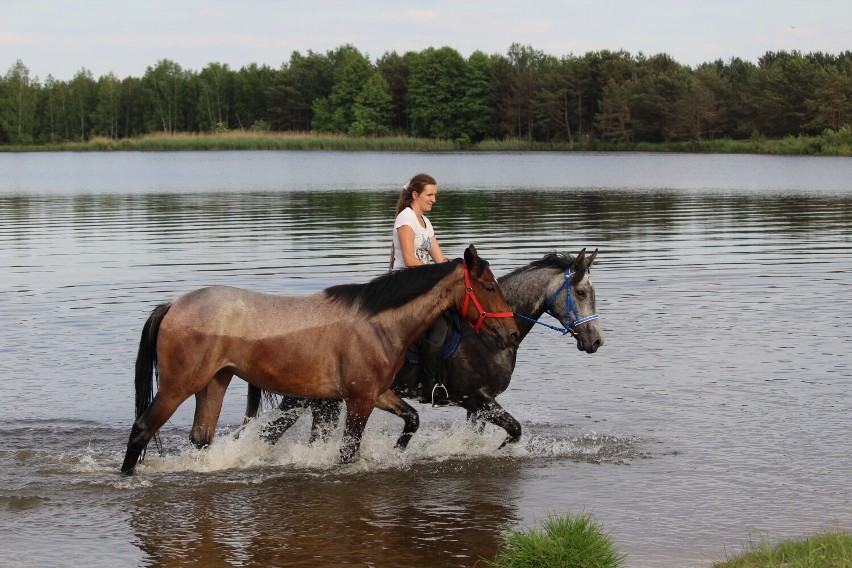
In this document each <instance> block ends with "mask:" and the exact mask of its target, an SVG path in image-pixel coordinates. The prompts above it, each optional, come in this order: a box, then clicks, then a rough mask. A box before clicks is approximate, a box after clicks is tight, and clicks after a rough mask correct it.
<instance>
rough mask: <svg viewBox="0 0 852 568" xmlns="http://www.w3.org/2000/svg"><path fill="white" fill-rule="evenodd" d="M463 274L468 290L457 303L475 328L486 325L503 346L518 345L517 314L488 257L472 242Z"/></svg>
mask: <svg viewBox="0 0 852 568" xmlns="http://www.w3.org/2000/svg"><path fill="white" fill-rule="evenodd" d="M464 278H465V293H464V296H463V298H462V299H461V300H460V302H461V305H458V306H457V308H459V311H460V312H461V315H462V317H463V318H464V319H465V320H467V321H468V323H470V325H471V326H473V328H474V330H475V331H479V330H480V329H484V330H485V332H486V333H488V334H489V335H491V336H493V337H494V338H495V339H496V340H497V344H498V345H499V346H500V347H501V348H503V349H506V348H507V347H517V346H518V343H519V342H520V337H521V336H520V332H519V331H518V325H517V324H516V323H515V318H514V317H513V316H514V314H513V313H512V311H511V309H510V308H509V306H508V305H507V304H506V298H505V297H504V296H503V291H502V290H501V289H500V285H499V284H498V283H497V279H496V278H494V274H493V273H492V272H491V269H490V268H489V267H488V261H486V260H484V259H483V258H481V257H480V256H479V255H478V254H477V252H476V247H474V246H473V245H470V246H469V247H468V248H467V249H466V250H465V251H464Z"/></svg>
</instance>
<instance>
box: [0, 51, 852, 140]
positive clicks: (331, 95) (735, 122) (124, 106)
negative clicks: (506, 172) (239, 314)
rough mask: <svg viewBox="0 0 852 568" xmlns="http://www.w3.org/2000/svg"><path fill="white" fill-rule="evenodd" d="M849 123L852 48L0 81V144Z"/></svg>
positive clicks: (708, 132) (316, 58) (798, 129)
mask: <svg viewBox="0 0 852 568" xmlns="http://www.w3.org/2000/svg"><path fill="white" fill-rule="evenodd" d="M850 124H852V51H845V52H842V53H840V54H837V55H834V54H828V53H822V52H816V53H807V54H805V53H801V52H798V51H791V52H787V51H779V52H767V53H766V54H764V55H763V56H762V57H761V58H760V59H759V60H758V62H757V63H751V62H748V61H744V60H742V59H739V58H732V59H731V60H729V61H722V60H717V61H713V62H708V63H704V64H701V65H698V66H695V67H690V66H686V65H682V64H680V63H678V62H677V61H675V60H674V59H672V58H671V57H670V56H669V55H666V54H658V55H651V56H647V55H644V54H642V53H639V54H638V55H633V54H631V53H629V52H627V51H623V50H621V51H607V50H604V51H595V52H589V53H586V54H585V55H583V56H576V55H565V56H561V57H557V56H553V55H548V54H545V53H543V52H542V51H539V50H536V49H534V48H533V47H531V46H528V45H520V44H513V45H512V46H511V47H510V48H509V49H508V51H507V53H506V54H505V55H503V54H491V55H488V54H486V53H484V52H481V51H477V52H474V53H473V54H471V55H470V56H469V57H467V58H465V57H463V56H462V55H461V54H460V53H459V52H458V51H456V50H455V49H453V48H451V47H441V48H434V47H430V48H428V49H424V50H422V51H420V52H407V53H404V54H402V55H400V54H398V53H396V52H389V53H385V54H384V55H382V56H381V57H379V58H378V59H376V60H375V61H371V59H370V58H369V56H368V55H366V54H364V53H362V52H361V51H359V50H358V49H357V48H355V47H354V46H352V45H348V44H347V45H343V46H340V47H338V48H336V49H334V50H331V51H328V52H326V53H316V52H313V51H308V52H307V53H304V54H303V53H300V52H298V51H295V52H293V53H292V54H291V56H290V59H289V61H287V62H286V63H284V64H282V65H281V67H280V68H278V69H274V68H272V67H269V66H267V65H258V64H252V65H248V66H244V67H242V68H240V69H239V70H234V69H231V68H230V67H229V66H228V65H226V64H221V63H210V64H208V65H207V66H206V67H204V68H203V69H202V70H201V71H193V70H189V69H184V68H182V67H181V66H180V65H179V64H178V63H176V62H174V61H171V60H168V59H163V60H161V61H158V62H157V63H156V65H153V66H150V67H148V68H147V69H146V71H145V74H144V75H143V76H142V77H126V78H124V79H120V78H118V77H117V76H116V75H115V74H113V73H108V74H107V75H104V76H102V77H99V78H95V77H94V76H93V75H92V73H91V72H90V71H88V70H87V69H85V68H83V69H81V70H80V71H79V72H78V73H76V74H75V75H74V77H73V78H72V79H71V80H70V81H60V80H56V79H54V78H53V77H52V76H50V75H49V76H48V77H47V78H46V79H45V80H44V81H43V82H42V81H40V80H39V79H38V78H37V77H35V78H34V77H31V76H30V72H29V69H27V67H26V65H25V64H24V63H23V62H22V61H20V60H18V61H17V62H16V63H15V64H14V65H12V67H11V68H10V69H9V70H8V72H7V73H6V74H5V76H3V77H2V78H0V144H6V145H9V144H11V145H28V144H48V143H52V144H55V143H61V142H67V141H80V142H85V141H87V140H90V139H92V138H95V137H106V138H112V139H120V138H128V137H135V136H140V135H144V134H150V133H158V132H159V133H167V134H174V133H185V132H188V133H203V132H220V131H228V130H256V131H278V132H287V131H298V132H309V131H313V132H333V133H345V134H352V135H358V136H385V135H400V134H401V135H407V136H414V137H420V138H433V139H441V140H452V141H454V142H457V143H458V144H460V145H464V144H468V143H476V142H480V141H482V140H486V139H496V140H505V139H520V140H529V141H534V142H568V143H574V142H588V141H598V140H600V141H606V142H625V143H633V142H675V141H698V142H700V141H703V140H711V139H718V138H731V139H743V138H748V137H754V136H765V137H772V138H776V137H785V136H789V135H800V134H819V133H821V132H823V131H825V130H827V129H829V130H833V131H835V132H836V131H838V130H839V129H840V128H842V127H844V126H846V125H850Z"/></svg>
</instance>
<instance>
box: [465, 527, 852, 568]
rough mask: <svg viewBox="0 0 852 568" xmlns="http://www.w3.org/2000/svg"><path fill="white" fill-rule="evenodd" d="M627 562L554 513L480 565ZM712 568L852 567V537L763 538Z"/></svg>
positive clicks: (508, 567) (613, 567)
mask: <svg viewBox="0 0 852 568" xmlns="http://www.w3.org/2000/svg"><path fill="white" fill-rule="evenodd" d="M625 558H626V557H625V555H623V554H620V553H619V552H618V551H617V550H616V549H615V547H614V545H613V542H612V539H611V538H610V535H609V534H608V533H606V532H604V530H603V528H602V527H601V525H599V524H598V523H597V522H595V521H594V520H593V519H592V517H591V516H589V515H578V516H574V515H571V514H568V515H565V516H558V515H554V514H550V515H548V517H547V520H546V521H545V522H544V523H541V524H540V526H536V527H532V528H529V529H526V530H510V531H509V532H508V533H507V534H506V535H505V536H504V537H503V541H502V544H501V546H500V548H499V550H498V551H497V555H496V556H495V558H494V560H486V559H481V560H480V561H479V562H477V563H476V564H475V566H477V567H478V566H487V567H489V568H542V567H547V568H617V567H620V566H623V565H624V562H625ZM711 568H852V533H849V532H843V531H840V530H836V531H828V532H824V533H821V534H818V535H814V536H811V537H809V538H803V539H799V540H782V541H781V542H779V543H777V544H775V545H774V546H772V545H770V544H769V543H768V542H767V540H766V539H765V538H764V539H761V542H760V543H759V544H754V543H751V544H750V545H749V547H748V550H746V551H745V552H743V553H741V554H738V555H732V556H729V557H728V559H727V560H725V561H724V562H719V563H716V564H713V565H712V567H711Z"/></svg>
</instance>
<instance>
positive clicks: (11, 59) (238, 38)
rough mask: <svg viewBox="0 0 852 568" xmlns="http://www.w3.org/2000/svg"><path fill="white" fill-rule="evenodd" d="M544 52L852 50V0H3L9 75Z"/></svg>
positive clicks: (727, 55) (713, 56)
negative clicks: (293, 58) (313, 55)
mask: <svg viewBox="0 0 852 568" xmlns="http://www.w3.org/2000/svg"><path fill="white" fill-rule="evenodd" d="M513 43H520V44H522V45H527V46H531V47H532V48H533V49H536V50H538V51H542V52H544V53H545V54H548V55H554V56H557V57H561V56H564V55H572V54H573V55H577V56H582V55H583V54H585V53H587V52H589V51H600V50H604V49H608V50H613V51H617V50H620V49H624V50H626V51H628V52H630V53H632V54H633V55H637V54H638V53H640V52H641V53H644V54H645V55H654V54H658V53H667V54H668V55H670V56H671V57H673V58H674V59H675V60H676V61H678V62H680V63H682V64H685V65H690V66H695V65H698V64H701V63H705V62H709V61H715V60H717V59H722V60H724V61H728V60H730V59H731V58H732V57H739V58H741V59H744V60H746V61H751V62H754V63H756V62H757V60H758V58H760V57H761V56H762V55H763V54H765V53H766V52H767V51H781V50H788V51H790V50H799V51H801V52H804V53H808V52H814V51H823V52H827V53H834V54H837V53H840V52H842V51H847V50H852V0H642V1H641V2H640V1H628V0H453V1H450V0H446V1H437V2H428V1H421V2H411V1H408V0H376V1H360V2H359V1H357V0H348V1H347V0H230V1H222V0H208V1H201V0H145V1H136V0H126V1H125V0H112V1H106V0H103V1H94V0H76V1H60V0H0V73H2V74H5V73H6V72H7V71H8V70H9V69H11V67H12V66H13V65H14V64H15V62H16V61H18V60H21V61H22V62H23V63H24V65H25V66H26V67H27V69H28V70H29V72H30V78H31V79H35V78H38V79H39V80H40V81H44V80H45V79H46V78H47V76H48V75H51V76H52V77H53V78H54V79H58V80H64V81H67V80H70V79H72V78H73V77H74V75H75V74H77V73H78V72H79V71H80V70H82V69H83V68H85V69H87V70H89V71H91V73H92V74H93V75H94V77H95V78H98V77H101V76H103V75H106V74H108V73H110V72H111V73H114V74H115V75H116V76H117V77H118V78H119V79H123V78H125V77H128V76H133V77H142V76H143V75H144V74H145V70H146V69H147V68H148V67H153V66H155V65H156V64H157V62H158V61H160V60H162V59H169V60H171V61H174V62H176V63H177V64H179V65H180V66H181V67H182V68H183V69H188V70H194V71H200V70H201V69H203V68H204V67H205V66H207V64H209V63H213V62H216V63H223V64H227V65H229V66H230V67H231V68H232V69H235V70H236V69H239V68H240V67H242V66H244V65H250V64H252V63H257V64H258V65H268V66H270V67H273V68H280V67H281V66H282V64H285V63H286V62H287V61H289V59H290V55H291V53H292V52H294V51H299V52H301V53H303V54H304V53H307V51H309V50H311V51H314V52H318V53H326V52H328V51H330V50H333V49H335V48H336V47H339V46H341V45H344V44H351V45H353V46H355V47H356V48H358V49H359V50H360V51H361V52H362V53H364V54H366V55H368V56H369V57H370V59H371V60H372V61H375V60H376V59H378V58H379V57H381V56H382V55H384V54H385V53H388V52H393V51H395V52H397V53H399V54H402V53H405V52H407V51H422V50H424V49H426V48H428V47H444V46H448V47H452V48H454V49H456V50H457V51H459V52H460V53H461V54H462V55H463V56H464V57H468V56H469V55H470V54H471V53H473V52H474V51H477V50H479V51H483V52H485V53H487V54H494V53H500V54H505V53H506V52H507V51H508V49H509V47H510V46H511V45H512V44H513Z"/></svg>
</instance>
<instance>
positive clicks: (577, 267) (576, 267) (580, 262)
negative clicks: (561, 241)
mask: <svg viewBox="0 0 852 568" xmlns="http://www.w3.org/2000/svg"><path fill="white" fill-rule="evenodd" d="M585 260H586V249H583V250H581V251H580V252H579V253H578V254H577V258H575V259H574V262H572V263H571V272H573V273H575V274H576V273H578V272H580V271H581V270H584V269H585V268H586V265H585V264H584V261H585Z"/></svg>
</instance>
